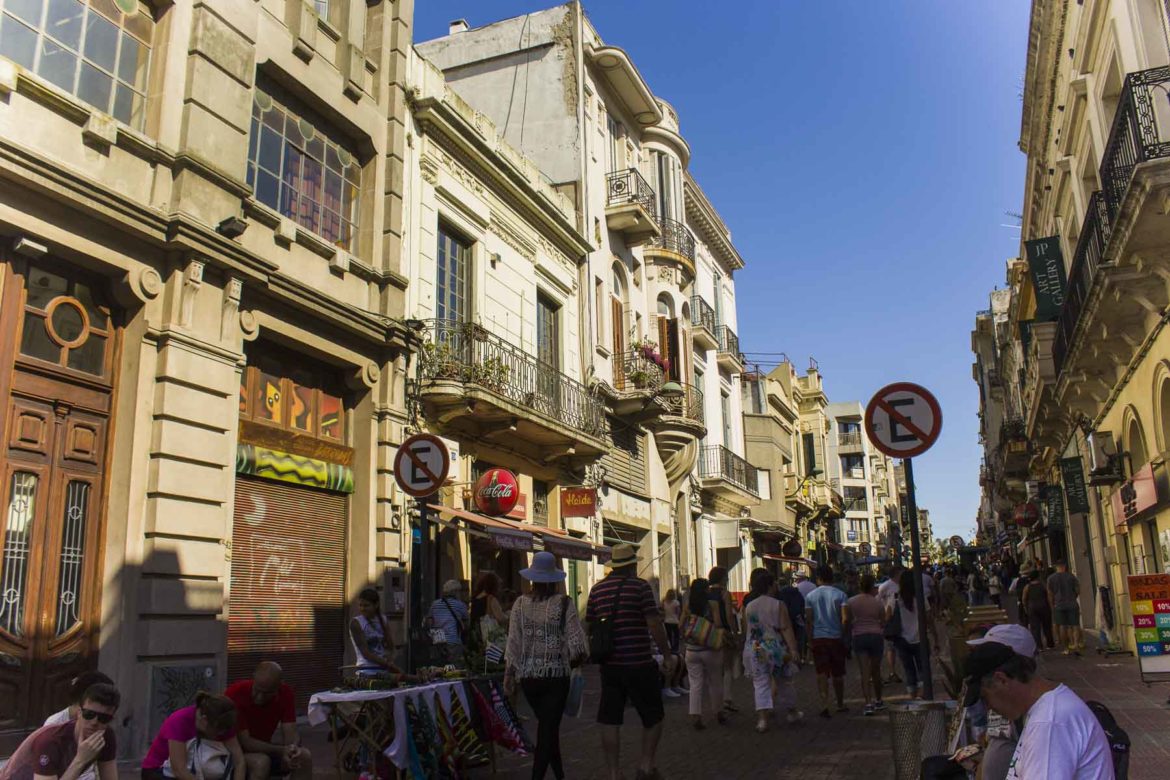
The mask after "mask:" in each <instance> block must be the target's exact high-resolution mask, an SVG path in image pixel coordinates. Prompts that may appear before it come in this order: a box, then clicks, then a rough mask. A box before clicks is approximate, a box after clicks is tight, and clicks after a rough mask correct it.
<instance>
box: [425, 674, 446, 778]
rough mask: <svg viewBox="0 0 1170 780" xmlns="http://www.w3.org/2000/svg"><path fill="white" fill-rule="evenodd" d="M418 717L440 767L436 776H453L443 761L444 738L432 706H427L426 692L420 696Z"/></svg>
mask: <svg viewBox="0 0 1170 780" xmlns="http://www.w3.org/2000/svg"><path fill="white" fill-rule="evenodd" d="M438 703H439V701H438V699H436V700H435V704H438ZM418 719H419V726H420V727H421V728H422V732H423V735H424V737H423V738H424V739H425V740H426V742H427V745H428V747H429V748H430V751H431V756H432V758H433V759H434V762H435V766H436V767H437V769H438V772H437V775H436V776H437V777H439V778H450V777H452V774H451V772H450V771H449V770H448V768H447V766H446V765H445V764H444V762H443V754H444V751H443V739H442V737H440V736H439V730H438V728H437V727H436V725H437V724H436V721H435V718H434V716H433V715H431V708H430V707H428V706H427V697H426V695H425V694H424V695H422V696H419V697H418Z"/></svg>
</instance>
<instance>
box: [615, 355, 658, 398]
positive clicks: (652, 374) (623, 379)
mask: <svg viewBox="0 0 1170 780" xmlns="http://www.w3.org/2000/svg"><path fill="white" fill-rule="evenodd" d="M655 357H656V353H647V351H646V350H641V349H635V350H632V351H630V352H623V353H621V354H620V355H617V356H616V357H615V359H614V363H613V386H614V389H615V390H621V391H622V392H632V391H636V390H648V391H650V392H651V393H655V392H658V388H660V387H662V382H663V372H662V366H661V365H660V361H661V360H662V358H660V357H659V358H657V360H655Z"/></svg>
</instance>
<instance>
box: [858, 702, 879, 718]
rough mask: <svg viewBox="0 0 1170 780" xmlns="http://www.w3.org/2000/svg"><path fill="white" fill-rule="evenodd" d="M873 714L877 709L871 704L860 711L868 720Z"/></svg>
mask: <svg viewBox="0 0 1170 780" xmlns="http://www.w3.org/2000/svg"><path fill="white" fill-rule="evenodd" d="M875 712H877V709H876V708H875V707H874V706H873V705H872V704H867V705H865V709H864V710H862V711H861V714H862V715H864V716H865V717H867V718H868V717H869V716H870V715H873V714H874V713H875Z"/></svg>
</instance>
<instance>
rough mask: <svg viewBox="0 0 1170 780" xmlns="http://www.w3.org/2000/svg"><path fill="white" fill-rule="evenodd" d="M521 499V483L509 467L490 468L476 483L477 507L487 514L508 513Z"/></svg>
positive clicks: (493, 515)
mask: <svg viewBox="0 0 1170 780" xmlns="http://www.w3.org/2000/svg"><path fill="white" fill-rule="evenodd" d="M519 500H520V483H519V482H518V481H517V480H516V475H515V474H513V473H512V472H510V471H508V470H507V469H488V470H487V471H485V472H484V473H483V476H482V477H480V478H479V481H478V482H476V483H475V507H476V509H478V510H479V511H480V512H482V513H484V514H485V515H491V516H492V517H499V516H500V515H506V514H508V513H509V512H511V511H512V510H513V509H515V508H516V504H517V502H519Z"/></svg>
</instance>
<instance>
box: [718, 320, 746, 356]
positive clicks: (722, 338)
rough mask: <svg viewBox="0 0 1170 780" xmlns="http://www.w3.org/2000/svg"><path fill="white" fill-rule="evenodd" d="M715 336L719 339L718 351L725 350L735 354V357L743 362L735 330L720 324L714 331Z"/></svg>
mask: <svg viewBox="0 0 1170 780" xmlns="http://www.w3.org/2000/svg"><path fill="white" fill-rule="evenodd" d="M715 338H716V339H718V341H719V351H720V352H727V353H731V354H732V355H735V359H736V360H738V361H740V362H741V363H742V362H743V357H742V353H741V352H740V351H739V336H737V335H735V331H734V330H732V329H731V328H729V327H727V326H726V325H720V326H719V329H718V330H717V331H715Z"/></svg>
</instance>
